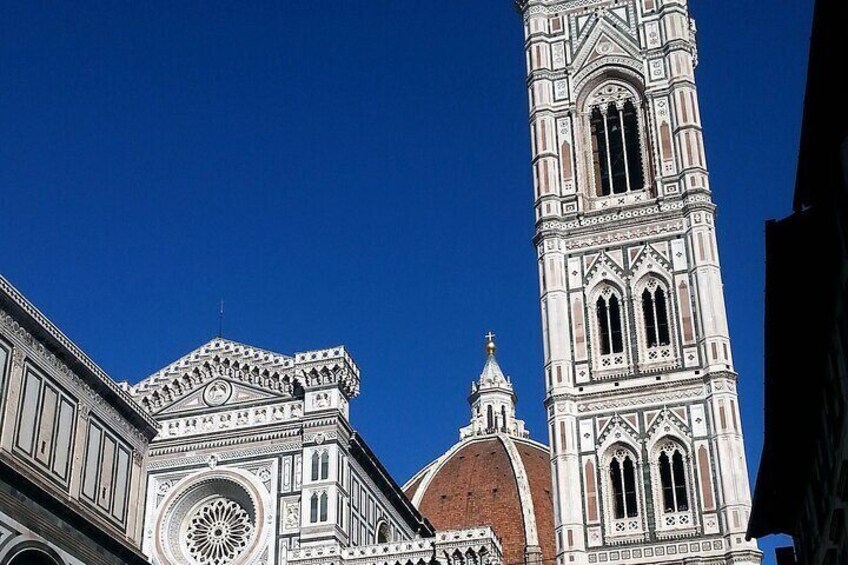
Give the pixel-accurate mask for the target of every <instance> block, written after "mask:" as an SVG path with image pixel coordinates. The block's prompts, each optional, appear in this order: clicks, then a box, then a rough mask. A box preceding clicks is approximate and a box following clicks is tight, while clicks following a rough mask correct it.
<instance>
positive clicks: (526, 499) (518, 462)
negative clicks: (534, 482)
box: [497, 434, 539, 547]
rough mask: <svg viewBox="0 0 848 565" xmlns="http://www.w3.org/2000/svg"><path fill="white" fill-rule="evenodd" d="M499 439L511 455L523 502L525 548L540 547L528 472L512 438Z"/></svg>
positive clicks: (510, 458)
mask: <svg viewBox="0 0 848 565" xmlns="http://www.w3.org/2000/svg"><path fill="white" fill-rule="evenodd" d="M497 437H498V439H499V440H501V443H502V444H503V446H504V448H505V449H506V452H507V454H508V455H509V460H510V463H512V471H513V474H514V475H515V482H516V484H517V485H518V498H519V499H520V501H521V512H522V514H523V516H524V545H525V547H526V546H538V545H539V534H538V531H537V529H536V509H535V507H534V506H533V494H532V491H531V489H530V481H529V480H528V479H527V471H526V470H525V469H524V461H522V459H521V454H520V453H519V452H518V448H516V447H515V444H514V443H513V442H512V438H510V437H509V436H506V435H504V434H498V435H497Z"/></svg>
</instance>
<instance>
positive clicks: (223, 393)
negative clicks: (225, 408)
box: [203, 381, 233, 406]
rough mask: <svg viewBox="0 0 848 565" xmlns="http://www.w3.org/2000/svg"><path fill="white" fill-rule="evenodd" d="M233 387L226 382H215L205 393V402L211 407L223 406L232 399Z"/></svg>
mask: <svg viewBox="0 0 848 565" xmlns="http://www.w3.org/2000/svg"><path fill="white" fill-rule="evenodd" d="M232 393H233V387H231V386H230V383H228V382H226V381H215V382H214V383H211V384H210V385H209V386H207V387H206V390H204V391H203V400H204V401H205V402H206V404H208V405H209V406H221V405H222V404H224V403H225V402H226V401H228V400H229V399H230V395H231V394H232Z"/></svg>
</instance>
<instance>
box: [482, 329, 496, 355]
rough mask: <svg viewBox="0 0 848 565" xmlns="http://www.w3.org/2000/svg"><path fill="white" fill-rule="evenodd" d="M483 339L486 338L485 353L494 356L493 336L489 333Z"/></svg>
mask: <svg viewBox="0 0 848 565" xmlns="http://www.w3.org/2000/svg"><path fill="white" fill-rule="evenodd" d="M483 337H485V338H486V352H487V353H488V354H489V355H494V354H495V350H496V349H497V346H496V345H495V334H494V333H492V332H489V333H487V334H486V335H485V336H483Z"/></svg>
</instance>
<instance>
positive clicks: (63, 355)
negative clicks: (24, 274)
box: [0, 275, 159, 439]
mask: <svg viewBox="0 0 848 565" xmlns="http://www.w3.org/2000/svg"><path fill="white" fill-rule="evenodd" d="M0 306H3V307H4V308H7V309H8V310H10V312H9V314H11V315H12V317H13V318H15V319H16V320H17V321H18V323H20V324H21V325H22V326H24V327H25V329H27V330H28V331H29V332H30V333H32V334H34V337H36V338H37V339H38V340H39V341H40V342H42V343H43V344H44V345H46V346H47V348H48V349H49V350H50V351H51V352H52V353H53V354H55V355H56V356H57V357H59V358H60V359H61V360H62V361H63V362H64V363H65V364H66V365H68V367H69V368H70V369H71V370H73V371H74V372H75V373H77V374H79V375H80V376H81V377H82V378H83V380H85V381H86V383H87V384H88V385H90V386H91V387H92V388H93V389H94V390H95V391H96V392H97V393H98V394H100V395H101V396H103V397H104V398H106V400H108V401H109V402H110V404H111V405H112V406H113V407H114V408H115V409H116V410H118V412H119V413H120V414H121V415H122V416H123V417H125V418H126V419H127V420H128V421H129V422H130V423H131V424H133V425H134V426H135V427H136V428H137V429H138V430H140V431H142V432H143V433H144V435H145V436H146V437H147V438H148V439H152V438H153V437H154V436H155V435H156V434H157V433H158V431H159V424H158V423H157V422H156V420H154V419H153V418H152V417H151V416H150V415H148V414H147V413H146V412H145V411H144V409H143V408H142V407H141V406H140V405H138V404H137V403H136V402H135V401H134V400H133V399H132V397H131V396H130V395H129V393H127V392H126V391H124V390H123V389H122V388H121V387H120V385H118V383H116V382H115V381H114V380H113V379H112V378H111V377H110V376H109V375H108V374H107V373H106V371H104V370H103V369H101V368H100V366H99V365H97V363H95V362H94V361H93V360H92V359H91V358H90V357H89V356H88V355H86V354H85V352H83V351H82V349H80V348H79V347H78V346H77V345H76V344H75V343H74V342H73V341H71V339H70V338H68V336H66V335H65V334H64V333H63V332H62V330H60V329H59V328H58V327H57V326H56V325H55V324H54V323H53V322H51V321H50V319H49V318H48V317H47V316H45V315H44V314H43V313H42V312H41V310H39V309H38V308H37V307H36V306H35V305H34V304H33V303H32V302H30V301H29V300H28V299H27V298H26V297H25V296H24V295H23V293H21V291H19V290H18V289H17V288H16V287H15V286H14V285H13V284H12V283H10V282H9V281H8V280H7V279H6V278H5V277H4V276H3V275H0Z"/></svg>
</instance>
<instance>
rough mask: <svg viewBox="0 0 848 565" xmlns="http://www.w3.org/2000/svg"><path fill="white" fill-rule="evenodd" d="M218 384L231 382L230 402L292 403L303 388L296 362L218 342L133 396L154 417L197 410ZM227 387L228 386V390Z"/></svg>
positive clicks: (150, 380) (165, 371) (141, 385)
mask: <svg viewBox="0 0 848 565" xmlns="http://www.w3.org/2000/svg"><path fill="white" fill-rule="evenodd" d="M214 382H221V383H228V386H229V387H230V388H231V392H232V395H231V396H228V397H227V401H226V402H230V401H232V402H238V403H246V402H254V401H259V400H262V399H264V398H289V397H291V396H293V395H295V394H296V393H297V391H298V390H299V389H300V387H301V378H300V377H298V376H297V375H296V373H295V360H294V359H293V358H292V357H288V356H286V355H280V354H278V353H273V352H271V351H267V350H264V349H259V348H256V347H251V346H248V345H244V344H240V343H236V342H233V341H229V340H225V339H215V340H212V341H210V342H209V343H207V344H205V345H203V346H201V347H199V348H197V349H195V350H194V351H192V352H191V353H189V354H187V355H184V356H183V357H181V358H180V359H178V360H177V361H175V362H173V363H171V364H170V365H168V366H167V367H164V368H163V369H161V370H159V371H157V372H156V373H154V374H153V375H151V376H149V377H148V378H146V379H144V380H143V381H141V382H139V383H138V384H137V385H135V386H133V387H132V388H131V389H130V394H132V396H133V397H134V398H135V399H136V401H137V402H139V403H140V404H141V405H142V406H143V407H144V408H145V409H146V410H147V411H148V412H150V413H152V414H160V413H165V412H166V411H167V412H168V413H169V414H173V413H175V412H177V411H191V410H198V409H201V408H202V407H203V405H204V404H203V403H206V407H209V403H208V402H206V400H208V399H209V398H208V397H207V399H206V400H204V399H203V394H204V392H205V391H207V390H211V389H209V388H208V387H209V385H210V384H212V383H214ZM224 388H226V387H224Z"/></svg>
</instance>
